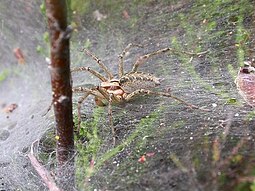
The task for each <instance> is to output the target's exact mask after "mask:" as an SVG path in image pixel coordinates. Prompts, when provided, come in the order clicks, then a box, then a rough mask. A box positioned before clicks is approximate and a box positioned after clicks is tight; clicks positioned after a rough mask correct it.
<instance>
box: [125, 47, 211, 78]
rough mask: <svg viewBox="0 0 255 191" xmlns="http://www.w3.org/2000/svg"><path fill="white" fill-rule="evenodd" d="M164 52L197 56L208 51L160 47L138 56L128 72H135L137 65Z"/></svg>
mask: <svg viewBox="0 0 255 191" xmlns="http://www.w3.org/2000/svg"><path fill="white" fill-rule="evenodd" d="M165 52H174V53H184V54H187V55H191V56H199V55H202V54H205V53H207V52H208V51H204V52H199V53H192V52H186V51H179V50H174V49H172V48H163V49H160V50H157V51H154V52H151V53H148V54H145V55H143V56H140V57H139V58H138V59H137V60H136V62H135V63H134V65H133V68H132V70H131V72H129V73H135V72H136V71H137V69H138V67H139V66H140V65H141V64H143V63H144V62H145V61H146V60H148V59H149V58H150V57H152V56H155V55H158V54H161V53H165Z"/></svg>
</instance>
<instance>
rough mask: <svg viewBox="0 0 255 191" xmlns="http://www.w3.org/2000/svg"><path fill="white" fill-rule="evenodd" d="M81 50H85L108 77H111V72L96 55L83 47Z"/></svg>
mask: <svg viewBox="0 0 255 191" xmlns="http://www.w3.org/2000/svg"><path fill="white" fill-rule="evenodd" d="M82 52H85V53H86V54H87V55H88V56H90V57H92V58H93V59H94V60H95V61H96V62H97V64H98V65H99V66H100V67H101V68H102V69H103V70H104V72H105V73H106V74H107V76H108V78H109V79H113V74H112V73H111V72H110V70H109V69H108V68H107V67H106V66H105V64H104V63H103V62H102V61H101V60H100V59H99V58H98V57H96V56H95V55H94V54H93V53H92V52H90V51H89V50H87V49H85V48H84V49H83V50H82Z"/></svg>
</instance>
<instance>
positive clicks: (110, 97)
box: [108, 94, 116, 145]
mask: <svg viewBox="0 0 255 191" xmlns="http://www.w3.org/2000/svg"><path fill="white" fill-rule="evenodd" d="M112 97H113V94H110V95H109V104H108V116H109V124H110V126H111V130H112V141H113V145H115V142H116V138H115V130H114V127H113V120H112Z"/></svg>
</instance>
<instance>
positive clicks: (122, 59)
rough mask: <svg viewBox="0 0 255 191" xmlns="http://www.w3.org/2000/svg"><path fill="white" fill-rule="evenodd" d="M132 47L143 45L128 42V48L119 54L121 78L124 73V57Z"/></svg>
mask: <svg viewBox="0 0 255 191" xmlns="http://www.w3.org/2000/svg"><path fill="white" fill-rule="evenodd" d="M132 47H142V46H141V45H139V44H132V43H130V44H128V45H127V46H126V48H125V49H124V50H123V51H122V53H121V54H120V55H119V78H121V77H122V76H123V75H124V69H123V63H124V57H125V55H126V54H127V52H128V51H129V50H130V48H132Z"/></svg>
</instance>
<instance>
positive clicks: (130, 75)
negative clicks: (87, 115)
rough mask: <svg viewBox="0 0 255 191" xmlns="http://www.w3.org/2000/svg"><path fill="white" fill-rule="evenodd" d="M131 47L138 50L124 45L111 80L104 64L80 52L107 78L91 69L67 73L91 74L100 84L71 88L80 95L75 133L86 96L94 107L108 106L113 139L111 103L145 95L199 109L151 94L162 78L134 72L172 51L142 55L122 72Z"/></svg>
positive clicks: (91, 55)
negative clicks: (115, 72)
mask: <svg viewBox="0 0 255 191" xmlns="http://www.w3.org/2000/svg"><path fill="white" fill-rule="evenodd" d="M135 46H136V47H141V46H140V45H137V44H132V43H131V44H128V45H127V47H126V48H125V49H124V50H123V51H122V53H121V54H120V55H119V63H118V78H115V77H114V76H113V74H112V73H111V72H110V70H109V69H108V68H107V67H106V66H105V64H104V63H103V62H102V61H101V60H100V59H99V58H98V57H97V56H95V55H94V54H93V53H92V52H90V51H89V50H87V49H85V48H84V49H83V50H82V52H84V53H85V54H87V55H88V56H90V57H92V58H93V59H94V60H95V61H96V62H97V64H98V65H99V66H100V67H101V68H102V69H103V71H104V72H105V73H106V75H107V77H106V76H104V75H102V74H100V73H99V72H97V71H95V70H93V69H91V68H90V67H78V68H74V69H72V70H71V72H78V71H88V72H90V73H91V74H92V75H94V76H95V77H97V78H98V79H99V80H101V84H100V85H98V86H95V87H92V88H90V89H89V88H86V87H74V88H73V92H74V93H84V94H83V96H82V97H80V98H79V100H78V106H77V110H78V128H77V131H78V132H79V130H80V124H81V106H82V103H83V102H84V100H85V99H86V98H87V97H88V96H89V95H93V96H94V97H95V103H96V105H98V106H106V105H108V115H109V123H110V126H111V131H112V134H113V137H114V134H115V132H114V128H113V122H112V108H111V107H112V104H121V103H125V102H129V101H130V100H133V99H135V98H136V97H137V96H140V95H145V94H148V95H156V96H165V97H170V98H173V99H175V100H177V101H179V102H181V103H183V104H185V105H187V106H188V107H190V108H194V109H202V108H199V107H198V106H195V105H193V104H190V103H187V102H186V101H184V100H182V99H180V98H178V97H176V96H174V95H172V94H170V93H169V92H156V91H152V90H151V89H152V88H154V87H155V86H158V85H160V82H161V80H162V79H160V78H157V77H156V76H154V75H152V74H149V73H143V72H139V71H137V70H138V67H139V66H141V65H142V64H143V63H144V62H145V61H146V60H147V59H149V58H150V57H152V56H155V55H158V54H161V53H165V52H170V51H172V52H177V51H175V50H174V49H172V48H164V49H160V50H157V51H154V52H151V53H148V54H145V55H143V56H140V57H139V58H138V59H137V60H136V61H135V63H134V64H133V67H132V69H131V71H130V72H127V73H124V69H123V63H124V57H125V55H126V54H127V53H128V51H129V50H130V48H131V47H135ZM182 53H185V54H189V55H201V54H204V53H205V52H201V53H190V52H182ZM202 110H204V109H202Z"/></svg>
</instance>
